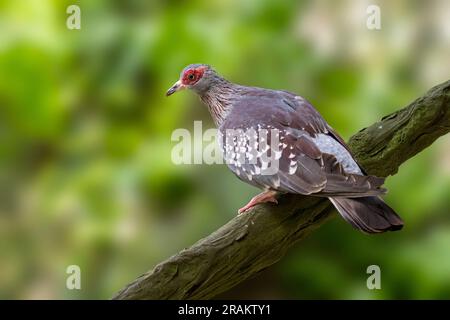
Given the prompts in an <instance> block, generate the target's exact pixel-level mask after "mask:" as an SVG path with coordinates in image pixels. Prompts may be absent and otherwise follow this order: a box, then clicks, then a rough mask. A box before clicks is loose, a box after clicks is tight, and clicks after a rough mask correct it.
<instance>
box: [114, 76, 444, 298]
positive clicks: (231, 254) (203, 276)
mask: <svg viewBox="0 0 450 320" xmlns="http://www.w3.org/2000/svg"><path fill="white" fill-rule="evenodd" d="M449 131H450V80H449V81H447V82H445V83H442V84H440V85H438V86H436V87H434V88H432V89H431V90H429V91H428V92H427V93H426V94H425V95H424V96H422V97H420V98H418V99H417V100H415V101H414V102H412V103H411V104H410V105H408V106H407V107H405V108H404V109H401V110H399V111H397V112H394V113H392V114H390V115H388V116H386V117H384V118H383V119H381V120H380V121H379V122H377V123H375V124H373V125H372V126H370V127H368V128H365V129H363V130H361V131H360V132H358V133H357V134H355V135H354V136H353V137H352V138H351V139H350V142H349V146H350V148H351V149H352V151H353V152H354V154H355V157H356V158H357V159H358V161H359V162H360V163H361V165H362V166H363V167H364V168H365V169H366V170H367V171H368V172H369V173H370V174H374V175H378V176H388V175H392V174H395V173H396V172H397V171H398V167H399V166H400V165H401V164H402V163H403V162H405V161H406V160H408V159H409V158H411V157H413V156H414V155H416V154H417V153H419V152H420V151H422V150H423V149H425V148H426V147H428V146H429V145H430V144H432V143H433V142H434V141H435V140H436V139H437V138H439V137H440V136H442V135H444V134H446V133H447V132H449ZM333 212H334V210H333V207H332V206H331V205H330V202H329V201H328V200H326V199H323V198H314V197H306V196H300V195H292V194H290V195H284V196H282V197H281V199H280V200H279V204H278V205H271V204H267V205H259V206H257V207H256V208H254V209H253V210H251V212H248V213H246V214H243V215H240V216H237V217H235V218H233V219H232V220H231V221H229V222H228V223H227V224H226V225H224V226H222V227H221V228H220V229H218V230H217V231H215V232H213V233H212V234H211V235H209V236H207V237H206V238H204V239H201V240H199V241H198V242H197V243H196V244H194V245H193V246H192V247H190V248H188V249H184V250H182V251H181V252H179V253H178V254H176V255H174V256H172V257H171V258H169V259H167V260H166V261H164V262H161V263H160V264H158V265H157V266H156V267H155V268H154V269H153V270H151V271H149V272H147V273H145V274H143V275H142V276H140V277H139V278H137V279H136V280H135V281H133V282H132V283H130V284H128V285H127V286H126V287H125V288H123V289H122V290H121V291H120V292H118V293H117V294H116V295H115V296H114V298H113V299H208V298H212V297H214V296H216V295H217V294H219V293H221V292H224V291H226V290H228V289H230V288H232V287H233V286H235V285H237V284H238V283H240V282H242V281H244V280H246V279H248V278H249V277H252V276H254V275H256V274H258V273H259V272H261V271H262V270H264V269H266V268H267V267H269V266H271V265H272V264H274V263H276V262H277V261H278V260H280V259H281V258H282V257H283V256H284V255H285V253H286V252H287V250H288V249H289V248H290V247H291V246H292V245H293V244H295V243H296V242H298V241H299V240H300V239H302V238H304V237H306V236H307V235H308V234H309V233H311V232H312V231H313V230H315V229H316V228H317V227H319V226H320V225H322V224H323V223H324V222H325V221H327V219H329V218H330V217H331V216H332V213H333Z"/></svg>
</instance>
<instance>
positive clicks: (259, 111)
mask: <svg viewBox="0 0 450 320" xmlns="http://www.w3.org/2000/svg"><path fill="white" fill-rule="evenodd" d="M229 129H232V130H242V131H243V132H248V130H254V131H256V132H258V134H259V135H260V133H261V130H266V134H267V136H264V137H261V136H258V137H257V144H252V143H251V142H249V141H247V142H246V141H245V140H246V139H245V138H244V139H242V140H241V141H240V142H239V141H236V142H231V143H230V141H226V140H222V141H223V145H224V146H225V147H224V148H223V150H224V152H225V153H227V154H228V155H230V154H231V155H232V156H231V157H228V158H227V157H226V158H227V159H228V161H227V164H228V166H229V167H230V169H231V170H232V171H233V172H234V173H235V174H236V175H237V176H238V177H239V178H240V179H242V180H244V181H246V182H249V183H251V184H253V185H256V186H259V187H262V188H268V189H274V190H278V191H281V192H289V193H300V194H316V195H321V196H343V197H361V196H372V195H379V194H382V193H384V192H385V190H384V189H382V188H381V185H382V184H383V183H384V179H382V178H378V177H373V176H365V175H364V173H363V172H362V170H361V169H360V167H359V166H358V164H357V163H356V161H355V160H354V159H353V157H352V155H351V153H350V152H349V151H348V148H347V146H346V145H345V143H344V142H343V141H342V140H341V139H340V138H339V136H337V134H336V136H337V137H338V138H336V136H335V135H334V132H333V131H331V130H332V129H331V128H330V127H329V126H328V124H327V123H326V121H325V120H324V119H323V118H322V117H321V115H320V114H319V113H318V112H317V111H316V110H315V109H314V108H313V107H312V106H311V104H309V103H308V102H307V101H306V100H304V99H303V98H301V97H298V96H295V95H293V94H290V93H287V92H281V91H267V90H265V91H257V90H255V91H251V92H250V93H248V94H247V95H245V96H244V97H243V98H241V99H239V100H238V101H236V102H235V103H234V105H233V109H232V111H231V112H230V114H229V115H228V116H227V118H226V120H225V122H224V123H223V124H222V126H221V127H220V130H221V132H222V134H223V135H224V136H226V131H227V130H229ZM273 129H275V130H277V132H278V134H279V138H277V139H274V140H272V135H273V132H272V131H271V130H273ZM238 140H239V139H238ZM264 141H266V144H267V145H268V146H269V148H268V149H270V151H267V150H264V147H261V143H262V142H264ZM257 147H259V152H257V153H253V154H252V156H251V157H248V156H247V154H248V151H249V150H253V151H254V149H255V148H257ZM266 148H267V147H266ZM239 150H240V151H241V155H240V157H239V155H238V154H239ZM242 151H244V153H245V156H242ZM266 151H267V152H268V153H267V154H265V156H266V158H264V159H263V156H264V153H265V152H266ZM267 155H269V157H267ZM255 157H256V158H255ZM230 159H231V161H230ZM268 159H269V160H270V161H267V160H268ZM249 160H252V161H249ZM268 163H269V164H268ZM272 165H274V166H276V168H275V169H277V170H275V171H273V170H268V168H270V166H272ZM264 172H266V173H267V174H264Z"/></svg>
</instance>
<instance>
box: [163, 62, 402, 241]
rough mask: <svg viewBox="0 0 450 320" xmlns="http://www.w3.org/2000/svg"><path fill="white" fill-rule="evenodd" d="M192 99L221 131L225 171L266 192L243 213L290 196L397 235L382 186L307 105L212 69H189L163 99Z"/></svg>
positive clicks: (370, 229)
mask: <svg viewBox="0 0 450 320" xmlns="http://www.w3.org/2000/svg"><path fill="white" fill-rule="evenodd" d="M185 88H187V89H190V90H192V91H194V92H195V93H196V94H197V95H198V96H199V97H200V99H201V101H202V102H203V103H204V104H205V105H206V106H207V108H208V110H209V112H210V114H211V117H212V119H213V121H214V123H215V125H216V126H217V128H218V132H219V137H218V141H219V144H220V146H221V150H222V153H223V156H224V159H225V162H226V164H227V166H228V167H229V168H230V169H231V171H232V172H233V173H234V174H235V175H236V176H237V177H238V178H239V179H241V180H242V181H244V182H246V183H249V184H251V185H253V186H255V187H258V188H260V189H262V190H263V192H262V193H260V194H258V195H257V196H255V197H253V198H252V199H251V200H250V202H249V203H248V204H247V205H245V206H244V207H242V208H241V209H239V214H241V213H244V212H247V211H249V210H250V209H251V208H253V207H254V206H256V205H258V204H261V203H265V202H272V203H274V204H277V203H278V201H277V199H278V198H279V196H280V195H282V194H285V193H293V194H302V195H308V196H316V197H326V198H328V199H329V200H330V201H331V203H332V204H333V205H334V206H335V208H336V209H337V211H338V212H339V214H340V215H341V216H342V218H344V219H345V220H346V221H347V222H348V223H350V224H351V225H352V226H353V227H354V228H356V229H358V230H360V231H362V232H364V233H369V234H372V233H381V232H385V231H395V230H400V229H401V228H402V227H403V221H402V219H401V218H400V217H399V216H398V215H397V213H396V212H395V211H394V210H393V209H392V208H391V207H389V206H388V205H387V204H386V203H385V202H384V201H383V200H382V198H381V195H383V194H385V193H386V189H385V188H383V187H382V185H383V183H384V178H381V177H376V176H372V175H368V174H367V173H366V172H365V171H364V169H363V168H362V167H361V166H360V165H359V164H358V162H357V161H356V160H355V158H354V156H353V154H352V152H351V150H350V149H349V147H348V146H347V145H346V143H345V142H344V140H343V139H342V138H341V137H340V136H339V134H338V133H337V132H336V131H335V130H334V129H333V128H332V127H331V126H330V125H329V124H328V123H327V122H326V121H325V119H324V118H323V117H322V116H321V115H320V113H319V112H318V111H317V110H316V109H315V108H314V107H313V106H312V105H311V103H309V102H308V101H307V100H306V99H305V98H303V97H301V96H299V95H296V94H294V93H291V92H288V91H284V90H272V89H264V88H258V87H250V86H243V85H239V84H234V83H232V82H230V81H228V80H226V79H225V78H223V77H222V76H220V75H219V74H218V73H217V72H216V71H215V70H214V69H213V68H212V67H211V66H209V65H207V64H191V65H188V66H187V67H185V68H184V69H183V70H182V72H181V75H180V78H179V80H178V81H177V82H175V84H174V85H173V86H172V87H171V88H170V89H169V90H168V91H167V93H166V95H167V96H170V95H172V94H173V93H175V92H177V91H180V90H182V89H185Z"/></svg>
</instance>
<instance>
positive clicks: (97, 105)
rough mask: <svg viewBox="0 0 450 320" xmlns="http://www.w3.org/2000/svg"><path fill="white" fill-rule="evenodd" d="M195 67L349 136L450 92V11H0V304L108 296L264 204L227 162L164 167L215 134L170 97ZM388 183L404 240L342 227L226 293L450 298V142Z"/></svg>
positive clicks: (207, 7)
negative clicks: (301, 100) (288, 104)
mask: <svg viewBox="0 0 450 320" xmlns="http://www.w3.org/2000/svg"><path fill="white" fill-rule="evenodd" d="M71 4H77V5H79V6H80V8H81V30H68V29H67V27H66V19H67V17H68V15H67V14H66V8H67V7H68V6H69V5H71ZM369 4H377V5H379V6H380V8H381V26H382V29H381V30H368V29H367V28H366V19H367V16H368V15H367V13H366V9H367V7H368V5H369ZM196 62H202V63H208V64H211V65H213V66H214V67H215V68H216V69H217V70H218V71H219V72H220V73H222V74H223V75H224V76H226V77H227V78H229V79H231V80H232V81H234V82H238V83H241V84H247V85H254V86H261V87H268V88H282V89H286V90H290V91H293V92H297V93H299V94H300V95H302V96H304V97H305V98H307V99H308V100H310V101H311V102H312V103H313V104H314V105H315V106H316V108H317V109H319V110H320V112H321V113H322V114H323V115H324V116H325V118H326V119H327V120H328V122H329V123H330V124H331V125H332V126H333V127H335V128H336V129H337V130H338V131H339V132H340V133H341V134H342V135H343V136H344V137H345V138H346V139H348V138H349V137H350V136H351V134H352V133H354V132H356V131H357V130H359V129H361V128H363V127H365V126H368V125H370V124H372V123H373V122H375V121H377V120H378V119H379V118H380V117H382V116H383V115H386V114H388V113H390V112H393V111H395V110H397V109H399V108H400V107H403V106H405V105H407V104H408V103H409V102H411V101H412V100H414V99H415V98H416V97H418V96H420V95H421V94H423V93H424V92H425V91H426V90H427V89H429V88H430V87H432V86H434V85H436V84H439V83H441V82H443V81H446V80H448V79H449V78H450V2H449V1H446V0H442V1H425V0H424V1H406V0H404V1H395V2H394V1H378V0H375V1H360V0H353V1H331V0H330V1H287V0H282V1H268V0H248V1H247V0H245V1H242V0H231V1H225V0H221V1H213V0H211V1H198V0H191V1H144V0H142V1H141V0H131V1H120V2H119V1H106V0H99V1H88V0H84V1H76V0H72V1H61V0H53V1H50V0H46V1H44V0H34V1H31V0H24V1H12V0H10V1H0V298H8V299H18V298H20V299H50V298H59V299H78V298H86V299H103V298H105V299H106V298H110V297H111V296H112V295H113V293H115V292H116V291H117V290H119V289H120V288H121V287H122V286H123V285H125V284H126V283H128V282H129V281H131V280H133V279H134V278H135V277H137V276H138V275H140V274H142V273H143V272H145V271H147V270H148V269H149V268H150V267H153V266H154V265H155V264H156V263H158V262H159V261H161V260H163V259H165V258H167V257H169V256H171V255H172V254H174V253H176V252H178V251H179V250H180V249H182V248H184V247H187V246H189V245H191V244H193V243H194V242H195V241H196V240H198V239H200V238H201V237H203V236H206V235H208V234H209V233H211V232H212V231H214V230H215V229H217V228H218V227H219V226H221V225H223V224H224V223H226V222H227V221H228V220H229V219H231V218H232V217H233V216H234V215H235V214H236V211H237V209H238V208H239V207H241V206H242V205H243V204H245V203H246V202H247V200H248V199H249V198H250V197H251V196H253V195H255V194H256V193H257V192H258V190H256V189H254V188H253V187H250V186H247V185H245V184H243V183H242V182H240V181H239V180H238V179H236V178H235V177H234V176H233V175H232V173H231V172H229V171H228V169H227V168H226V167H225V166H223V165H222V166H221V165H213V166H208V165H185V166H176V165H174V164H173V163H172V162H171V149H172V147H173V146H174V145H175V143H174V142H172V141H171V134H172V132H173V130H175V129H177V128H187V129H191V128H192V127H193V121H194V120H202V121H203V126H204V128H208V127H213V123H212V121H211V120H210V117H209V114H208V112H207V110H206V108H205V107H203V106H202V105H201V104H200V102H199V100H198V98H197V97H195V96H194V95H193V94H192V93H188V92H183V93H179V94H176V95H174V96H173V97H171V98H170V99H167V98H166V97H165V96H164V93H165V91H166V90H167V88H168V87H169V86H170V85H171V84H172V83H173V82H174V81H176V80H177V77H178V75H179V72H180V71H181V69H182V68H183V67H184V66H185V65H187V64H189V63H196ZM387 187H388V188H389V190H390V192H389V194H388V196H387V197H386V198H387V202H388V203H390V204H391V205H392V206H393V207H394V208H396V210H397V211H398V212H399V213H400V214H401V216H402V217H403V218H404V220H405V222H406V226H405V228H404V230H403V231H401V232H398V233H389V234H383V235H379V236H366V235H363V234H361V233H359V232H357V231H355V230H353V229H352V228H351V227H350V226H349V225H348V224H346V223H345V222H344V221H343V220H342V219H339V218H335V219H333V220H332V221H331V222H329V223H327V224H326V225H325V226H323V227H322V228H320V229H319V230H318V231H317V232H315V233H314V234H313V235H311V236H310V237H309V238H308V239H306V240H305V241H303V242H302V243H300V244H299V245H297V246H296V247H295V248H293V249H292V250H291V251H290V253H289V254H288V256H286V257H285V258H284V259H283V260H282V261H280V262H279V263H278V264H277V265H275V266H273V267H272V268H270V269H268V270H267V271H266V272H264V273H263V274H262V275H261V276H259V277H257V278H254V279H252V280H249V281H247V282H245V283H243V284H241V285H239V286H238V287H237V288H235V289H233V290H231V291H229V292H227V293H224V294H223V295H222V296H221V297H222V298H274V299H277V298H291V299H297V298H308V299H309V298H325V299H331V298H340V299H347V298H355V299H390V298H426V299H429V298H450V136H446V137H442V138H441V139H439V140H438V141H437V142H436V143H434V144H433V145H432V146H431V147H430V148H428V149H427V150H425V151H424V152H422V153H421V154H419V155H418V156H416V157H414V158H413V159H411V160H410V161H408V162H407V163H406V164H404V165H403V166H402V167H401V168H400V171H399V173H398V174H397V175H395V176H394V177H390V178H389V179H388V180H387ZM72 264H76V265H79V266H80V268H81V276H82V279H81V281H82V289H81V290H68V289H67V288H66V278H67V276H68V275H67V274H66V268H67V266H69V265H72ZM371 264H377V265H379V266H380V268H381V272H382V276H381V281H382V282H381V284H382V289H381V290H373V291H370V290H368V289H367V288H366V279H367V277H368V275H367V274H366V268H367V266H369V265H371Z"/></svg>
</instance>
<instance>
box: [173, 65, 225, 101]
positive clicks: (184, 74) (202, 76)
mask: <svg viewBox="0 0 450 320" xmlns="http://www.w3.org/2000/svg"><path fill="white" fill-rule="evenodd" d="M217 77H218V75H217V73H216V72H215V71H214V69H213V68H211V67H210V66H209V65H207V64H190V65H188V66H187V67H186V68H184V69H183V71H181V74H180V79H179V80H178V81H177V82H175V84H174V85H173V86H172V87H171V88H170V89H169V90H167V92H166V96H170V95H171V94H174V93H175V92H177V91H180V90H182V89H185V88H187V89H192V90H194V91H195V92H197V93H198V94H202V93H203V92H205V91H207V90H208V89H209V88H210V87H211V84H212V83H214V79H216V78H217Z"/></svg>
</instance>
